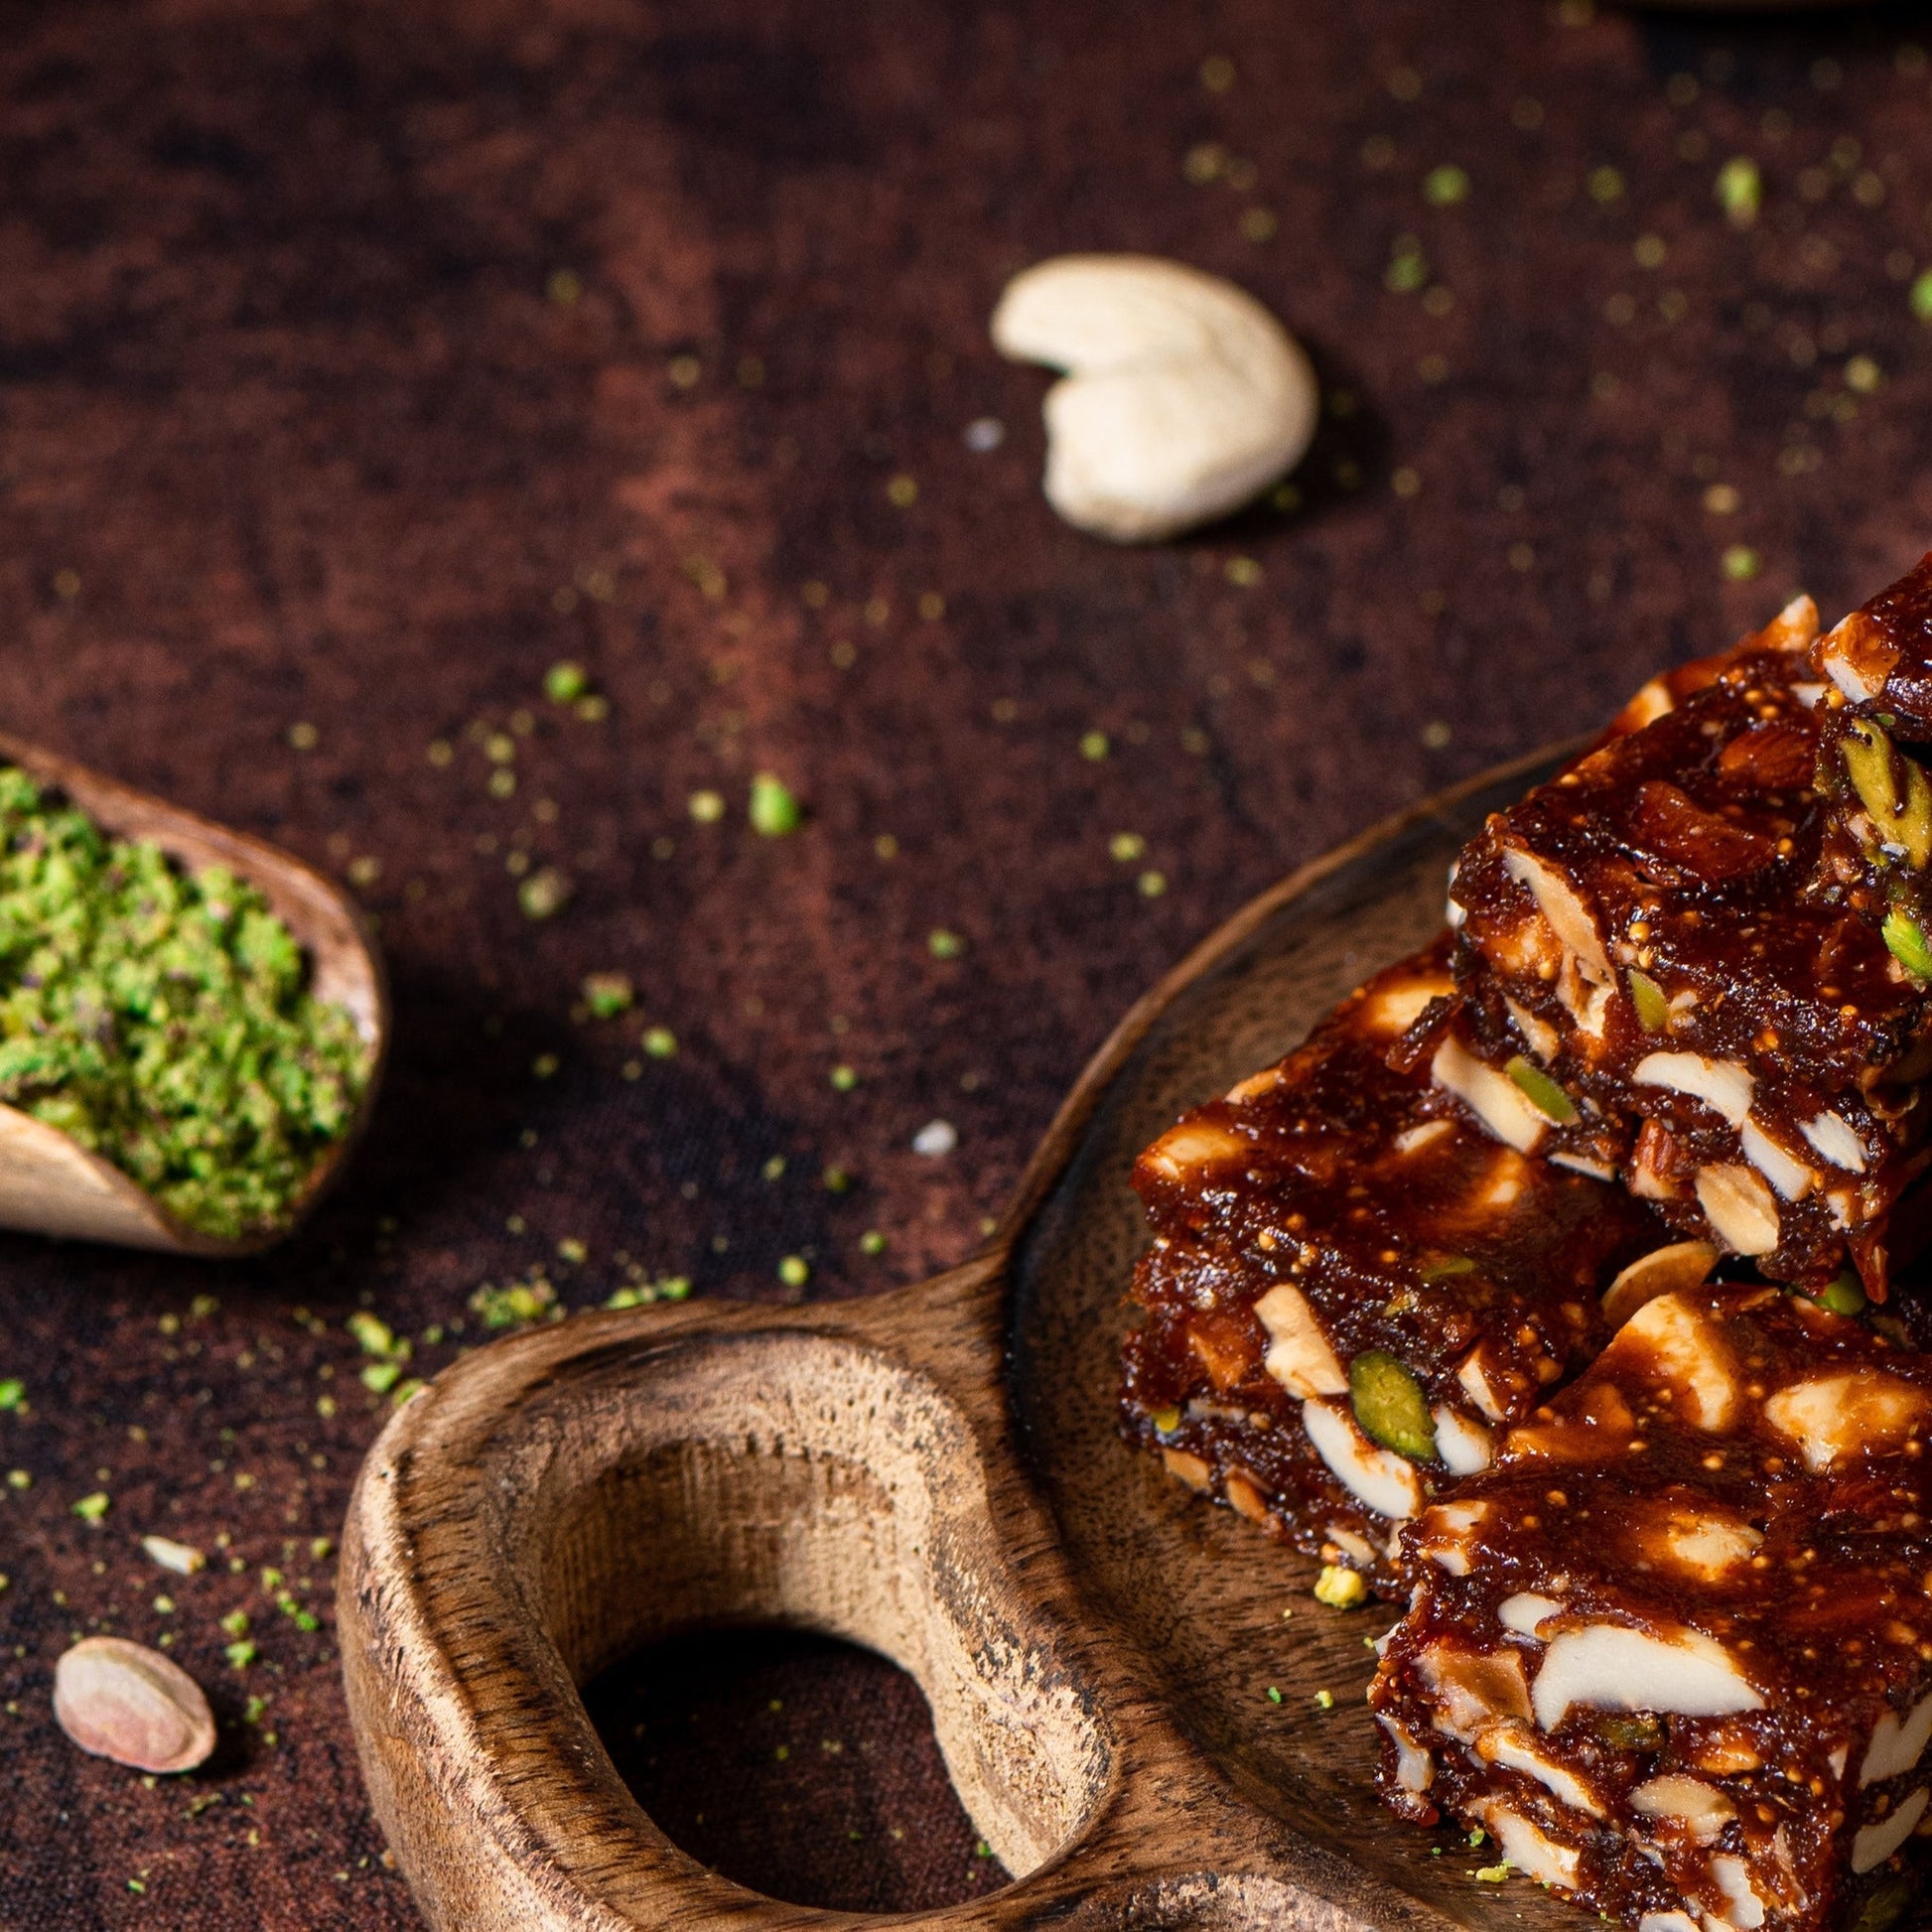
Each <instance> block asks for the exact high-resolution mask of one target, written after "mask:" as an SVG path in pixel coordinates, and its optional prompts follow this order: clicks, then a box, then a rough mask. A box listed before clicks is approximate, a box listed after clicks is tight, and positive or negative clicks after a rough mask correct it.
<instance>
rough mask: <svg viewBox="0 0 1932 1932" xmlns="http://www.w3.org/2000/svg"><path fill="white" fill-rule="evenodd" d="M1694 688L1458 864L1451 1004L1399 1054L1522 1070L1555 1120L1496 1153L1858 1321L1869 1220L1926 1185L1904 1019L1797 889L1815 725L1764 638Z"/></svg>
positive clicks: (1930, 1022)
mask: <svg viewBox="0 0 1932 1932" xmlns="http://www.w3.org/2000/svg"><path fill="white" fill-rule="evenodd" d="M1704 668H1705V670H1706V671H1709V672H1711V673H1712V674H1711V675H1709V676H1708V678H1706V679H1705V681H1702V682H1701V683H1700V684H1699V686H1698V688H1696V689H1693V690H1691V691H1690V692H1689V693H1688V695H1686V696H1684V697H1683V698H1682V699H1681V701H1673V702H1671V703H1670V704H1669V705H1668V707H1667V708H1662V709H1659V710H1658V711H1657V712H1656V713H1655V715H1654V716H1652V717H1650V718H1649V719H1648V721H1647V722H1644V723H1642V724H1641V725H1640V727H1639V728H1637V729H1635V730H1631V731H1627V732H1625V733H1624V734H1622V735H1620V736H1616V737H1613V738H1611V739H1609V740H1608V741H1607V742H1605V743H1604V744H1602V745H1601V746H1600V747H1599V748H1598V749H1597V750H1595V751H1593V752H1592V753H1591V754H1590V755H1589V756H1588V757H1587V758H1585V759H1583V760H1581V761H1580V762H1579V763H1578V764H1577V765H1575V766H1574V767H1572V768H1571V769H1570V770H1568V771H1565V772H1564V773H1562V774H1561V775H1560V776H1559V777H1557V778H1556V779H1555V780H1553V781H1552V782H1550V783H1548V784H1545V785H1541V786H1539V787H1537V789H1536V790H1534V791H1533V792H1531V793H1530V794H1529V796H1528V797H1526V798H1525V799H1523V800H1522V801H1521V803H1519V804H1518V805H1516V806H1513V807H1512V808H1510V810H1508V811H1507V812H1503V813H1499V814H1497V815H1496V816H1495V817H1494V818H1493V819H1492V820H1491V821H1490V823H1489V824H1488V825H1487V826H1486V827H1485V828H1484V830H1483V832H1482V833H1481V834H1480V835H1479V836H1478V837H1477V838H1476V839H1475V840H1474V841H1472V842H1471V844H1470V845H1469V847H1468V848H1467V849H1466V851H1465V852H1464V854H1463V856H1462V859H1461V861H1460V863H1459V865H1458V867H1457V871H1456V875H1455V878H1454V881H1453V884H1452V886H1451V889H1450V891H1451V899H1452V903H1453V907H1454V916H1455V917H1456V918H1457V919H1458V920H1459V923H1460V930H1459V933H1458V943H1457V950H1456V956H1455V978H1456V983H1457V1002H1456V1005H1455V1009H1454V1010H1453V1012H1449V1011H1443V1012H1439V1013H1438V1014H1436V1015H1435V1016H1432V1019H1433V1024H1434V1026H1435V1029H1436V1032H1435V1034H1434V1035H1431V1036H1429V1037H1426V1038H1419V1039H1418V1040H1417V1041H1415V1042H1412V1051H1413V1052H1414V1053H1415V1054H1416V1056H1417V1057H1418V1058H1420V1056H1421V1055H1422V1053H1423V1052H1424V1051H1425V1050H1427V1051H1429V1052H1431V1053H1435V1052H1438V1051H1440V1048H1441V1042H1442V1040H1443V1039H1444V1038H1448V1037H1453V1038H1455V1039H1457V1040H1459V1041H1460V1042H1461V1043H1462V1045H1463V1046H1464V1047H1465V1048H1466V1050H1467V1051H1468V1052H1469V1053H1470V1054H1472V1055H1474V1056H1475V1057H1476V1058H1477V1059H1478V1060H1480V1061H1481V1062H1482V1063H1484V1064H1485V1065H1487V1066H1490V1067H1492V1068H1498V1069H1500V1068H1505V1067H1508V1066H1509V1065H1510V1064H1511V1063H1512V1062H1513V1061H1514V1062H1516V1063H1517V1064H1518V1066H1519V1069H1520V1068H1521V1067H1522V1066H1524V1065H1527V1066H1528V1068H1529V1069H1530V1072H1529V1074H1527V1075H1525V1076H1523V1077H1525V1078H1526V1079H1529V1080H1531V1081H1532V1082H1533V1081H1534V1078H1535V1076H1536V1075H1538V1074H1541V1075H1544V1076H1547V1081H1549V1082H1554V1084H1555V1088H1556V1089H1558V1090H1560V1091H1558V1092H1557V1094H1556V1105H1555V1108H1554V1112H1555V1114H1556V1115H1558V1116H1562V1115H1564V1114H1566V1113H1567V1114H1568V1116H1569V1117H1568V1118H1552V1117H1550V1110H1548V1109H1545V1110H1543V1111H1544V1113H1545V1118H1544V1119H1543V1120H1542V1121H1541V1122H1540V1123H1539V1122H1537V1121H1536V1120H1534V1119H1530V1120H1528V1121H1527V1123H1526V1125H1525V1126H1524V1127H1523V1130H1522V1133H1521V1135H1519V1144H1524V1143H1525V1142H1527V1143H1528V1144H1529V1145H1532V1146H1535V1147H1537V1148H1539V1149H1542V1148H1545V1147H1547V1148H1549V1149H1555V1150H1567V1151H1569V1152H1571V1153H1572V1154H1575V1155H1580V1156H1586V1157H1587V1158H1590V1159H1593V1160H1596V1161H1599V1162H1601V1163H1603V1164H1604V1165H1605V1166H1606V1168H1607V1167H1614V1168H1615V1170H1616V1171H1617V1172H1619V1173H1621V1174H1622V1176H1623V1178H1624V1179H1625V1182H1626V1184H1628V1185H1629V1186H1630V1187H1631V1188H1632V1189H1633V1191H1636V1192H1638V1193H1639V1194H1641V1195H1643V1196H1644V1197H1646V1198H1648V1199H1651V1200H1654V1201H1655V1202H1656V1203H1657V1204H1658V1207H1659V1209H1660V1211H1661V1212H1662V1213H1663V1214H1664V1215H1665V1217H1666V1218H1667V1219H1668V1220H1670V1221H1671V1222H1672V1224H1673V1225H1674V1226H1676V1227H1677V1228H1679V1229H1680V1231H1682V1232H1683V1233H1685V1234H1687V1235H1692V1236H1696V1237H1699V1238H1711V1239H1715V1240H1716V1242H1717V1244H1718V1245H1719V1246H1720V1247H1721V1248H1724V1249H1725V1250H1727V1251H1729V1252H1731V1253H1737V1254H1743V1255H1746V1256H1748V1257H1750V1259H1751V1260H1752V1261H1753V1263H1754V1264H1755V1266H1756V1267H1757V1268H1758V1269H1759V1270H1760V1271H1761V1272H1762V1273H1763V1274H1765V1275H1767V1276H1768V1277H1770V1278H1772V1279H1774V1280H1780V1281H1788V1282H1793V1283H1799V1284H1803V1285H1805V1286H1808V1287H1811V1288H1814V1289H1815V1288H1821V1287H1823V1286H1824V1285H1825V1284H1827V1283H1829V1282H1830V1281H1832V1280H1833V1278H1834V1277H1836V1276H1837V1275H1839V1274H1840V1273H1841V1272H1842V1271H1844V1270H1845V1269H1846V1268H1847V1267H1848V1265H1849V1266H1852V1267H1856V1269H1857V1270H1858V1272H1859V1274H1860V1276H1861V1277H1862V1278H1863V1285H1864V1289H1865V1291H1866V1292H1867V1293H1869V1294H1870V1295H1871V1296H1872V1297H1873V1299H1878V1300H1882V1299H1883V1298H1884V1296H1885V1294H1886V1292H1887V1283H1888V1277H1889V1265H1890V1259H1891V1256H1890V1245H1889V1241H1888V1233H1889V1217H1890V1213H1891V1210H1892V1208H1893V1206H1894V1205H1895V1203H1896V1202H1897V1200H1898V1199H1899V1197H1900V1195H1901V1194H1902V1193H1903V1192H1904V1191H1905V1190H1906V1188H1907V1187H1909V1186H1910V1185H1911V1183H1912V1182H1913V1181H1914V1180H1915V1179H1916V1178H1917V1176H1918V1174H1919V1173H1920V1172H1921V1171H1922V1169H1923V1168H1924V1166H1925V1164H1926V1160H1927V1151H1926V1148H1925V1145H1924V1143H1925V1114H1926V1110H1925V1108H1924V1107H1923V1105H1922V1104H1921V1101H1920V1096H1919V1092H1918V1089H1917V1085H1916V1082H1917V1081H1918V1079H1919V1078H1920V1077H1921V1076H1922V1075H1923V1074H1924V1072H1925V1071H1926V1068H1927V1063H1928V1055H1929V1053H1932V1005H1929V1004H1928V1002H1927V999H1926V994H1925V988H1924V986H1923V984H1922V983H1921V982H1920V981H1919V980H1917V979H1916V978H1915V977H1914V976H1913V975H1911V974H1910V973H1908V972H1907V971H1906V970H1905V969H1904V968H1903V966H1902V965H1901V964H1900V961H1899V960H1898V958H1897V957H1896V955H1895V953H1894V951H1893V950H1892V948H1891V947H1890V946H1889V945H1888V943H1887V940H1886V937H1885V934H1884V931H1883V930H1882V927H1881V921H1880V918H1879V917H1876V916H1873V909H1872V906H1871V904H1870V902H1869V896H1868V894H1862V892H1861V891H1860V890H1859V889H1858V887H1857V884H1856V882H1855V883H1854V885H1853V887H1852V888H1851V889H1848V888H1847V887H1846V885H1845V882H1843V881H1837V880H1834V879H1833V878H1832V877H1831V876H1830V874H1829V868H1828V867H1827V866H1826V864H1825V860H1826V855H1827V852H1828V848H1829V846H1830V841H1831V840H1832V839H1834V838H1835V837H1837V836H1839V833H1840V830H1841V828H1842V821H1843V812H1842V808H1841V805H1840V803H1839V801H1838V800H1837V799H1836V798H1835V796H1834V795H1832V794H1831V793H1829V792H1821V791H1820V790H1819V789H1818V787H1817V786H1816V784H1815V783H1814V776H1815V772H1816V769H1817V766H1818V761H1819V758H1820V750H1821V744H1822V742H1823V736H1824V733H1823V720H1824V719H1825V717H1826V716H1827V715H1828V712H1829V707H1828V705H1827V704H1826V702H1825V696H1826V694H1825V689H1824V687H1823V686H1821V685H1820V684H1819V683H1818V682H1817V681H1816V679H1815V677H1814V676H1813V671H1812V666H1811V664H1810V663H1809V661H1808V660H1807V658H1806V656H1805V655H1804V653H1803V652H1802V651H1801V650H1799V649H1796V648H1793V647H1792V633H1790V632H1787V634H1786V635H1785V636H1784V637H1783V638H1780V639H1776V640H1774V641H1773V643H1772V644H1771V645H1770V646H1769V647H1766V646H1765V645H1764V643H1763V641H1762V639H1755V640H1751V642H1750V644H1749V645H1748V646H1747V647H1745V648H1742V649H1740V650H1738V651H1736V652H1732V653H1729V654H1728V655H1727V656H1726V657H1725V658H1724V659H1723V660H1720V661H1719V662H1718V663H1717V664H1716V666H1715V667H1713V666H1706V667H1704ZM1878 910H1879V911H1880V912H1882V906H1880V907H1879V908H1878ZM1424 1032H1425V1034H1427V1033H1428V1029H1427V1028H1425V1030H1424ZM1437 1070H1438V1074H1439V1077H1442V1075H1443V1070H1444V1069H1443V1066H1442V1064H1441V1063H1440V1062H1439V1063H1438V1069H1437ZM1450 1083H1451V1084H1453V1080H1452V1079H1451V1082H1450ZM1534 1090H1536V1091H1540V1089H1534ZM1503 1099H1504V1100H1505V1101H1507V1099H1508V1096H1507V1095H1504V1096H1503ZM1519 1111H1520V1110H1519ZM1492 1128H1493V1122H1492Z"/></svg>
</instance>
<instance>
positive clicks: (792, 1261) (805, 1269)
mask: <svg viewBox="0 0 1932 1932" xmlns="http://www.w3.org/2000/svg"><path fill="white" fill-rule="evenodd" d="M811 1278H812V1271H811V1268H810V1266H809V1265H808V1264H807V1263H806V1261H805V1258H804V1257H803V1256H802V1255H786V1256H785V1258H784V1260H782V1261H781V1262H779V1264H778V1279H779V1280H780V1281H781V1282H783V1283H784V1285H785V1286H786V1287H787V1288H803V1287H804V1286H805V1284H806V1283H807V1282H808V1281H810V1280H811Z"/></svg>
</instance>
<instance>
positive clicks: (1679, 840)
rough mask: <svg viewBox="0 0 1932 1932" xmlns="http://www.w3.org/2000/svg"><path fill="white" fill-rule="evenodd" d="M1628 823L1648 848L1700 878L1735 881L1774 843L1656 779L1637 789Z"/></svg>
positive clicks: (1761, 862)
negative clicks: (1631, 824) (1706, 808)
mask: <svg viewBox="0 0 1932 1932" xmlns="http://www.w3.org/2000/svg"><path fill="white" fill-rule="evenodd" d="M1632 822H1633V825H1634V827H1635V830H1636V833H1637V836H1638V837H1639V838H1640V839H1642V841H1643V842H1644V845H1645V847H1646V848H1647V849H1648V850H1649V851H1651V852H1654V853H1655V854H1656V855H1657V856H1658V857H1659V858H1662V859H1668V860H1670V861H1671V863H1672V864H1673V865H1679V866H1682V867H1683V868H1684V869H1685V871H1687V872H1694V873H1696V874H1697V876H1698V877H1699V878H1700V879H1709V880H1713V881H1723V880H1726V879H1739V878H1741V877H1742V876H1743V875H1744V874H1745V873H1747V872H1756V871H1757V870H1758V869H1759V868H1760V867H1763V866H1768V865H1769V864H1770V863H1771V862H1772V860H1774V859H1775V858H1776V857H1777V856H1778V849H1777V846H1776V845H1775V844H1774V843H1773V842H1772V841H1771V840H1770V839H1767V838H1765V837H1764V836H1763V834H1762V833H1759V832H1747V831H1745V830H1744V829H1743V827H1742V826H1738V825H1733V824H1731V822H1730V821H1729V820H1728V819H1727V818H1721V817H1720V816H1719V815H1718V814H1717V813H1716V812H1709V811H1706V810H1705V808H1704V807H1703V806H1702V805H1700V804H1698V803H1697V801H1696V800H1695V799H1693V798H1692V797H1691V796H1690V794H1689V793H1688V792H1684V791H1681V790H1679V789H1678V787H1677V786H1676V785H1673V784H1666V783H1665V782H1664V781H1663V780H1662V779H1660V778H1651V779H1648V780H1646V781H1645V782H1644V783H1643V784H1641V785H1639V786H1638V787H1637V795H1636V803H1635V808H1634V810H1633V812H1632Z"/></svg>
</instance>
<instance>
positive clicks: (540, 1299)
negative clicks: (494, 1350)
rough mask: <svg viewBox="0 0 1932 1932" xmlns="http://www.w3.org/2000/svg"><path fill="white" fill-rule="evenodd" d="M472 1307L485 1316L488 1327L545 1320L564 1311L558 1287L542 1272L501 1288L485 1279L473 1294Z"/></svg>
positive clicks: (485, 1323) (474, 1312)
mask: <svg viewBox="0 0 1932 1932" xmlns="http://www.w3.org/2000/svg"><path fill="white" fill-rule="evenodd" d="M470 1311H471V1312H472V1313H473V1314H478V1315H481V1316H482V1317H483V1326H484V1327H485V1328H510V1327H514V1326H515V1325H516V1323H518V1322H519V1321H537V1320H542V1319H545V1318H547V1317H549V1316H552V1315H554V1314H555V1313H557V1312H559V1311H558V1309H557V1291H556V1290H555V1289H554V1288H553V1287H552V1286H551V1285H550V1283H549V1282H547V1281H545V1280H544V1278H543V1277H542V1276H541V1275H532V1276H531V1277H530V1279H529V1280H528V1281H523V1282H509V1283H507V1284H505V1285H504V1286H503V1287H501V1288H496V1287H493V1286H492V1285H491V1284H490V1283H488V1282H484V1283H483V1286H482V1287H481V1288H480V1289H478V1290H477V1292H476V1293H475V1294H474V1295H473V1296H471V1298H470Z"/></svg>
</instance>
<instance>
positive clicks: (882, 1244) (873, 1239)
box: [859, 1228, 886, 1255]
mask: <svg viewBox="0 0 1932 1932" xmlns="http://www.w3.org/2000/svg"><path fill="white" fill-rule="evenodd" d="M859 1248H860V1251H861V1252H862V1253H864V1254H869V1255H883V1254H884V1253H885V1252H886V1237H885V1236H884V1235H883V1234H881V1233H880V1231H879V1230H878V1229H877V1228H868V1229H867V1230H866V1231H865V1233H864V1234H862V1235H861V1236H860V1237H859Z"/></svg>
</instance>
